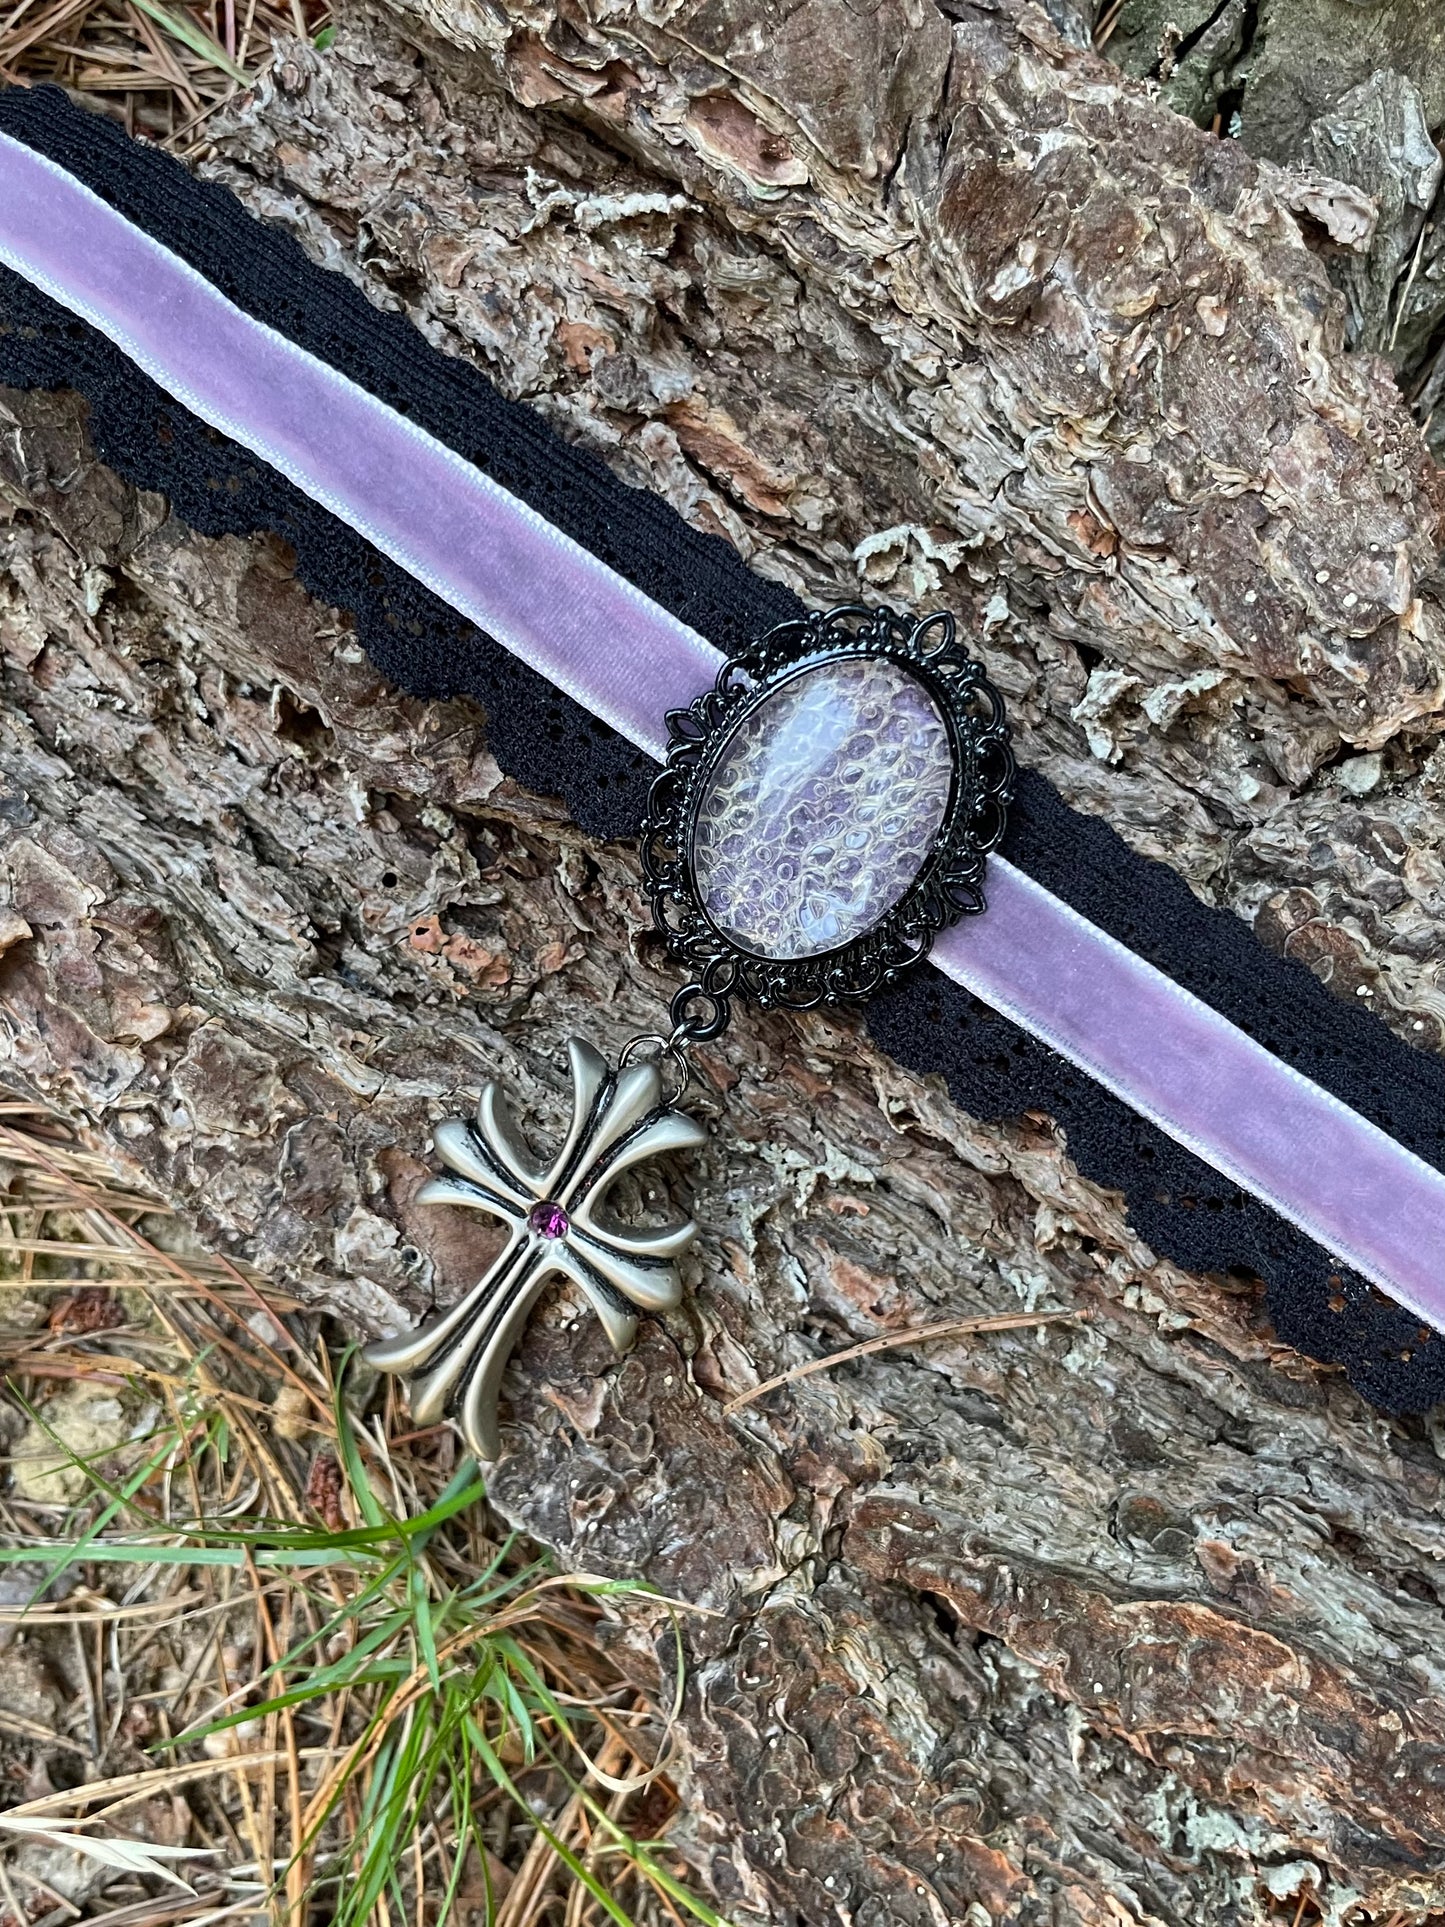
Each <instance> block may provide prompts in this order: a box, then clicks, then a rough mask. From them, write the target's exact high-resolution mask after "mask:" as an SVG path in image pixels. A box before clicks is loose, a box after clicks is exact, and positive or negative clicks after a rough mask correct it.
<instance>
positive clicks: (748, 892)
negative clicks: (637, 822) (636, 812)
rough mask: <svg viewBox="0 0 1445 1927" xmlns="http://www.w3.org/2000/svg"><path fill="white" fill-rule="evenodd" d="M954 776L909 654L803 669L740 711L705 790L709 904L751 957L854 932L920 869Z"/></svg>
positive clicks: (820, 947) (702, 873) (822, 948)
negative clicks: (901, 658)
mask: <svg viewBox="0 0 1445 1927" xmlns="http://www.w3.org/2000/svg"><path fill="white" fill-rule="evenodd" d="M953 780H954V770H953V751H952V747H951V744H950V741H949V732H948V728H947V725H946V724H945V722H944V719H943V716H942V714H941V713H940V711H939V708H938V705H937V703H935V701H934V700H933V698H932V696H931V695H930V694H929V692H928V691H927V689H925V688H924V686H923V684H922V683H921V682H920V681H919V680H918V678H917V677H916V676H914V675H911V674H910V673H909V671H908V669H907V668H906V667H904V666H903V665H902V664H900V663H898V662H896V661H891V660H888V659H887V658H876V657H866V656H864V657H853V658H847V657H843V658H840V659H837V660H834V661H824V662H819V663H816V664H814V665H812V666H811V667H808V668H805V669H803V670H801V671H800V672H799V673H798V674H797V675H795V676H792V677H790V678H789V679H788V680H787V681H785V682H783V683H782V684H781V685H780V686H779V687H778V688H777V689H775V690H774V691H773V693H772V694H771V695H769V696H767V697H765V699H764V700H763V701H762V702H760V703H758V704H757V705H756V707H754V708H752V709H750V710H749V711H747V712H746V714H744V716H743V717H742V718H741V719H740V721H739V722H738V724H737V726H736V727H735V729H734V730H733V732H732V734H731V735H730V736H729V737H728V738H727V739H726V740H725V742H724V744H723V746H722V748H721V751H720V752H719V754H718V756H717V759H716V762H715V765H714V767H713V769H712V771H711V774H710V775H709V777H708V778H707V779H706V781H705V783H704V786H703V788H702V791H701V793H700V795H699V797H698V803H697V810H696V814H695V816H694V819H693V837H692V868H693V874H694V876H695V878H696V883H697V892H698V897H699V899H700V901H701V904H702V907H703V909H704V910H705V911H706V913H707V915H708V917H709V918H710V919H711V921H712V923H713V924H714V926H715V927H716V928H717V929H718V930H719V931H721V932H722V934H723V935H724V936H725V937H726V938H728V940H729V941H730V942H732V943H735V944H736V945H738V947H739V948H740V949H742V950H746V951H749V952H751V953H752V954H753V955H754V956H759V957H768V958H775V959H778V960H780V961H789V960H793V959H798V958H805V957H816V956H820V955H822V954H824V953H826V952H829V951H834V950H837V949H839V948H841V947H842V946H843V945H845V944H850V943H852V942H854V941H855V940H856V939H857V938H859V937H861V936H862V935H863V934H864V933H865V931H867V930H869V929H871V928H872V927H873V926H874V925H875V924H877V923H878V921H879V920H880V919H881V918H882V917H884V916H886V915H887V913H888V912H889V911H890V910H891V909H892V908H893V906H894V905H895V904H896V903H897V902H898V901H899V900H900V898H901V897H902V896H903V895H904V894H905V892H906V891H907V890H908V888H909V886H910V885H911V884H912V883H913V882H914V880H915V879H916V878H917V876H918V874H919V872H920V870H921V869H922V868H923V865H924V864H925V862H926V861H927V860H928V856H929V853H930V851H931V850H932V848H933V845H934V842H935V840H936V839H937V836H938V833H939V831H940V829H941V828H942V826H943V821H944V817H945V815H946V813H947V811H948V805H949V799H950V796H951V794H952V789H953Z"/></svg>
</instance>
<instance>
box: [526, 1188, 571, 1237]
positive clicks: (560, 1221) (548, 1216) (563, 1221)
mask: <svg viewBox="0 0 1445 1927" xmlns="http://www.w3.org/2000/svg"><path fill="white" fill-rule="evenodd" d="M527 1224H528V1227H529V1228H530V1229H531V1230H533V1231H535V1232H536V1233H537V1235H538V1237H541V1238H565V1237H566V1236H567V1233H568V1231H569V1230H570V1229H571V1220H570V1219H569V1218H568V1216H567V1213H566V1212H565V1211H564V1210H563V1209H562V1207H561V1205H560V1204H553V1203H552V1202H551V1200H550V1199H548V1198H544V1199H543V1200H542V1202H541V1204H534V1205H533V1206H532V1209H531V1210H530V1211H529V1212H528V1213H527Z"/></svg>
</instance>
